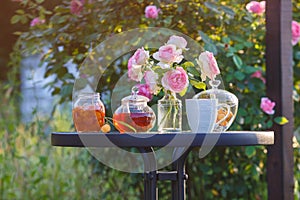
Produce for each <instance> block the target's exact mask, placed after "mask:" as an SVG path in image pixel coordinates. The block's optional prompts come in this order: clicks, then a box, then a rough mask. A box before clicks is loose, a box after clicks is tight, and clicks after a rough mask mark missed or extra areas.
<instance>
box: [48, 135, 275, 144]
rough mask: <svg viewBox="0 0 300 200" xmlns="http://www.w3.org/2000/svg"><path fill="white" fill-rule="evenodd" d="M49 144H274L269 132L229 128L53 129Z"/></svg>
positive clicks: (272, 136)
mask: <svg viewBox="0 0 300 200" xmlns="http://www.w3.org/2000/svg"><path fill="white" fill-rule="evenodd" d="M51 144H52V145H53V146H65V147H116V146H118V147H163V146H170V147H187V146H188V147H200V146H203V145H208V146H209V145H214V146H253V145H272V144H274V132H273V131H229V132H224V133H191V132H182V133H164V134H157V133H153V132H152V133H131V134H120V133H76V132H53V133H52V134H51Z"/></svg>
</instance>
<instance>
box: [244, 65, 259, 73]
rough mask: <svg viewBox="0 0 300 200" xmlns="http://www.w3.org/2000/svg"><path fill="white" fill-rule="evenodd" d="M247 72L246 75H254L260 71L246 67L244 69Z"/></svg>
mask: <svg viewBox="0 0 300 200" xmlns="http://www.w3.org/2000/svg"><path fill="white" fill-rule="evenodd" d="M243 69H244V70H245V73H247V74H253V73H254V72H256V71H257V70H258V69H257V68H255V67H252V66H245V67H244V68H243Z"/></svg>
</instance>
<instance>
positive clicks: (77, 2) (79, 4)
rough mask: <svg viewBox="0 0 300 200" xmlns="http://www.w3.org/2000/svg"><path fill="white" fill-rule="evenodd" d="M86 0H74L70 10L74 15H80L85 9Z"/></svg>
mask: <svg viewBox="0 0 300 200" xmlns="http://www.w3.org/2000/svg"><path fill="white" fill-rule="evenodd" d="M83 6H84V0H72V1H71V4H70V11H71V13H72V14H74V15H79V14H80V13H81V11H82V10H83Z"/></svg>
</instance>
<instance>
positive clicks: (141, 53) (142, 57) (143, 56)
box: [133, 48, 150, 65]
mask: <svg viewBox="0 0 300 200" xmlns="http://www.w3.org/2000/svg"><path fill="white" fill-rule="evenodd" d="M149 57H150V56H149V51H145V50H144V48H141V49H137V50H136V52H135V53H134V54H133V63H134V64H135V65H145V64H146V63H147V61H148V59H149Z"/></svg>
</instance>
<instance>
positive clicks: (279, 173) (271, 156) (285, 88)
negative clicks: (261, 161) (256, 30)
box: [266, 0, 294, 200]
mask: <svg viewBox="0 0 300 200" xmlns="http://www.w3.org/2000/svg"><path fill="white" fill-rule="evenodd" d="M266 2H267V6H266V7H267V8H266V29H267V33H266V64H267V70H266V71H267V96H268V97H269V98H271V99H272V100H273V101H275V102H276V109H275V111H276V113H275V116H285V117H287V118H288V120H289V123H288V124H286V125H284V126H279V125H276V124H275V125H274V126H273V128H272V129H273V130H274V131H275V144H274V145H273V146H271V147H269V148H268V159H267V181H268V199H270V200H277V199H278V200H292V199H294V197H293V192H294V191H293V190H294V177H293V147H292V138H293V99H292V93H293V68H292V45H291V20H292V1H291V0H267V1H266Z"/></svg>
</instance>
